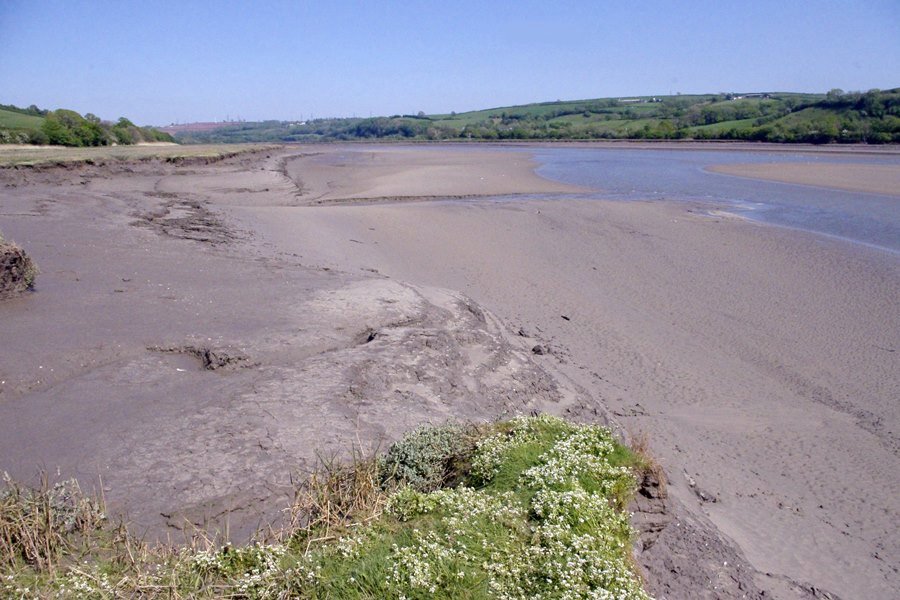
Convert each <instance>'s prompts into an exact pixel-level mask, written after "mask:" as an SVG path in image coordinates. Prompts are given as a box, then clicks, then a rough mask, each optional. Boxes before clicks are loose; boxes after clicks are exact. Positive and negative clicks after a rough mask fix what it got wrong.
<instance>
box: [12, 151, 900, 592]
mask: <svg viewBox="0 0 900 600" xmlns="http://www.w3.org/2000/svg"><path fill="white" fill-rule="evenodd" d="M532 167H533V164H532V163H531V161H530V160H529V158H528V154H527V152H522V151H518V150H517V151H515V152H506V151H498V150H491V149H484V148H477V149H467V148H458V149H435V148H428V149H421V148H415V149H404V148H398V147H393V148H388V149H383V148H378V147H365V146H358V145H357V146H351V147H293V148H287V149H285V150H282V151H279V152H271V153H269V155H259V156H258V157H256V158H254V159H250V158H246V157H245V158H241V159H231V160H226V161H223V162H221V163H217V164H215V165H206V166H193V167H177V166H172V165H164V164H144V165H141V166H140V167H135V168H132V169H131V172H127V173H126V172H114V171H111V170H110V169H102V168H87V167H86V168H84V169H80V170H74V171H73V170H70V171H68V172H64V173H62V172H60V173H56V174H55V175H54V174H53V173H48V172H45V173H42V174H31V175H28V176H26V177H24V178H23V176H22V174H21V173H16V174H14V175H13V174H10V173H7V174H5V175H4V176H5V177H6V179H5V180H4V182H5V185H6V187H4V188H3V189H2V194H3V196H2V199H3V200H2V209H0V230H2V231H3V232H4V233H5V234H6V237H7V238H10V239H13V240H15V241H17V242H18V243H20V244H21V245H23V246H24V247H25V248H26V249H27V250H29V251H30V252H31V254H32V255H33V256H34V258H35V259H36V260H37V262H38V264H39V266H40V267H41V269H42V274H41V276H40V278H39V280H38V291H37V292H36V293H34V294H30V295H26V296H23V297H20V298H18V299H15V300H12V301H6V302H4V303H2V304H0V316H2V318H0V338H2V340H4V343H3V344H0V380H2V383H0V468H6V469H7V470H10V471H11V472H12V473H13V474H14V475H16V476H19V477H28V476H31V475H33V473H34V471H35V469H36V467H37V466H44V467H45V468H46V469H48V470H50V471H52V472H55V471H56V469H57V467H59V469H60V473H61V474H62V475H63V476H66V475H68V474H76V475H78V476H80V477H82V478H84V479H86V480H89V479H91V478H95V477H96V475H97V474H100V475H102V476H103V481H104V484H105V486H106V488H107V492H106V493H107V497H108V498H109V499H110V502H111V503H112V504H113V508H117V509H122V510H127V511H128V512H129V514H130V515H132V516H133V517H134V518H135V520H136V522H137V523H139V524H141V525H142V526H144V527H148V528H150V529H149V530H152V531H157V530H158V528H159V527H160V526H163V527H165V526H169V527H170V528H171V529H170V530H171V531H175V530H176V528H177V527H179V526H181V525H183V524H184V522H185V519H187V520H190V521H193V522H195V523H201V524H202V523H203V522H205V521H206V522H210V523H213V524H216V523H218V524H222V523H223V522H229V523H230V525H231V527H232V529H233V530H238V531H246V530H248V529H251V528H252V526H253V525H254V524H256V523H258V522H259V521H260V520H261V519H264V518H265V517H267V516H271V515H272V514H273V513H274V514H277V509H278V507H279V506H280V505H283V504H279V503H283V502H285V501H286V498H287V497H288V495H289V492H290V477H291V475H292V474H296V473H298V472H300V471H302V469H303V468H304V467H308V466H309V465H310V464H311V462H312V461H314V459H315V454H316V451H321V452H325V453H326V454H327V453H329V452H340V451H341V449H346V447H347V444H348V442H352V441H353V440H356V439H359V440H362V441H363V442H365V443H374V442H376V441H378V440H389V439H392V438H394V437H396V436H397V435H399V434H400V433H401V432H402V431H403V430H404V429H406V428H408V427H411V426H413V425H415V424H416V423H420V422H423V421H429V420H430V421H435V420H440V419H443V418H448V417H457V418H475V419H478V418H492V417H495V416H502V415H508V414H513V413H515V412H528V411H531V410H545V411H550V412H554V413H557V414H564V415H569V416H572V417H575V418H582V419H595V420H601V421H604V420H609V422H610V423H611V424H612V425H613V426H615V427H619V428H620V429H621V430H622V431H631V432H634V433H637V432H646V433H647V434H648V435H649V436H650V440H651V445H652V447H653V450H654V451H655V453H656V454H657V456H658V457H659V459H660V461H661V462H662V463H663V465H664V466H665V468H666V470H667V472H668V474H669V479H670V481H671V485H670V492H671V496H672V498H671V499H670V501H669V503H668V505H667V508H666V512H665V514H651V515H647V514H641V515H640V517H641V518H645V517H648V516H649V517H650V518H652V519H656V520H655V521H654V522H655V523H656V526H657V531H654V532H652V535H649V536H647V535H645V536H642V538H641V541H640V545H641V547H642V551H641V552H639V561H640V562H641V564H642V565H643V566H644V569H645V570H646V572H647V574H648V579H649V585H650V589H651V590H652V591H653V592H654V593H655V594H657V596H658V597H660V598H663V597H666V598H687V597H692V598H741V597H748V598H763V597H776V598H815V597H829V596H825V595H823V594H824V593H825V592H824V591H827V592H830V593H831V594H833V595H832V596H831V597H840V598H844V599H853V598H877V597H890V596H891V595H892V593H893V592H894V591H896V590H897V589H900V576H898V573H897V570H896V565H895V561H894V562H892V558H891V557H893V556H897V555H900V541H898V539H897V536H896V535H895V534H894V528H895V523H896V521H897V518H898V516H900V506H898V500H897V498H898V497H900V477H898V475H897V473H898V472H900V460H898V450H900V443H898V433H897V432H898V431H900V414H898V407H897V404H896V398H898V397H900V377H898V375H897V373H900V369H898V364H897V360H898V356H900V353H898V352H897V349H898V347H900V339H898V335H900V334H898V331H900V315H898V312H897V304H896V298H898V297H900V265H898V262H897V259H896V257H895V256H893V255H889V254H886V253H880V252H878V251H876V250H872V249H868V248H865V247H862V246H857V245H853V244H850V243H845V242H841V241H838V240H833V239H826V238H822V237H817V236H815V235H812V234H805V233H802V232H796V231H788V230H784V229H779V228H775V227H768V226H764V225H759V224H754V223H750V222H747V221H745V220H743V219H738V218H732V217H728V216H727V215H724V216H722V215H718V216H717V215H712V214H710V213H709V212H708V207H701V206H690V205H687V204H674V203H665V202H631V203H616V202H612V201H598V200H587V199H579V198H577V197H574V196H572V197H569V198H568V199H567V200H565V201H560V200H554V199H540V200H535V199H522V198H515V197H512V198H510V199H508V200H506V201H503V202H499V203H498V202H496V201H493V200H486V199H479V198H478V197H476V196H477V195H479V194H504V195H514V194H519V193H524V192H527V191H531V192H534V193H539V194H552V193H554V192H558V193H565V194H570V193H573V192H574V193H577V191H579V190H577V189H574V188H571V187H569V186H563V185H560V184H556V183H553V182H547V181H545V180H542V179H540V178H538V177H537V176H535V175H534V174H533V173H532V172H531V169H532ZM476 174H477V177H478V178H477V179H475V177H474V175H476ZM482 177H483V178H484V179H482ZM4 182H0V184H3V183H4ZM416 196H420V197H435V196H437V197H440V196H451V197H456V198H459V197H466V198H467V199H464V200H453V201H430V202H404V203H396V202H389V201H395V200H397V199H406V200H409V199H411V198H413V197H416ZM332 204H333V205H332ZM359 204H364V205H359ZM260 307H265V310H261V308H260ZM372 334H375V335H372ZM536 344H540V345H542V346H545V347H547V348H548V349H549V352H548V353H545V354H543V355H536V354H533V353H532V352H531V348H532V347H533V346H534V345H536ZM198 349H200V350H204V349H205V350H212V351H214V352H216V353H218V354H219V355H220V356H225V357H227V359H228V360H226V361H225V362H226V364H225V366H224V367H223V368H220V369H216V370H210V369H208V368H204V363H203V362H202V361H201V360H199V359H198V352H196V351H197V350H198ZM201 354H202V353H201ZM136 449H139V450H136ZM154 528H156V529H154ZM813 588H815V590H818V591H814V590H813ZM823 590H824V591H823ZM763 591H765V592H766V595H765V596H763V595H762V593H763ZM817 594H818V595H817Z"/></svg>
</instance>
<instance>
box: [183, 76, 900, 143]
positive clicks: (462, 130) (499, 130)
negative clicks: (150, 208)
mask: <svg viewBox="0 0 900 600" xmlns="http://www.w3.org/2000/svg"><path fill="white" fill-rule="evenodd" d="M175 137H176V139H178V140H179V141H182V142H186V143H196V142H203V143H209V142H225V143H227V142H279V141H280V142H313V141H340V140H370V139H389V140H390V139H393V140H590V139H726V140H754V141H768V142H807V143H828V142H839V143H900V88H896V89H892V90H887V91H879V90H871V91H869V92H865V93H862V92H851V93H844V92H843V91H841V90H832V91H830V92H828V93H827V94H800V93H786V92H769V93H752V94H700V95H676V96H634V97H622V98H599V99H594V100H572V101H556V102H541V103H536V104H527V105H522V106H507V107H498V108H491V109H486V110H477V111H471V112H464V113H449V114H436V115H425V114H423V113H419V114H418V115H393V116H390V117H375V118H369V119H358V118H352V119H351V118H348V119H316V120H312V121H306V122H299V123H298V122H288V121H264V122H255V123H254V122H249V123H240V124H223V126H222V127H220V128H217V129H213V130H206V131H185V132H180V133H176V134H175Z"/></svg>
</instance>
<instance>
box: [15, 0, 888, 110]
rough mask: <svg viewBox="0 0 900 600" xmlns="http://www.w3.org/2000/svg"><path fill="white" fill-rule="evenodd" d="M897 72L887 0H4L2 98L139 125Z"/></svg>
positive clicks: (831, 84)
mask: <svg viewBox="0 0 900 600" xmlns="http://www.w3.org/2000/svg"><path fill="white" fill-rule="evenodd" d="M897 86H900V0H856V1H853V0H844V1H834V0H805V1H793V0H779V1H770V0H752V1H747V0H740V1H730V0H710V1H707V0H676V1H663V0H638V1H637V2H623V1H609V2H607V1H601V0H595V1H593V2H591V1H571V2H567V1H557V2H549V1H548V2H532V1H528V0H520V1H516V2H503V1H493V0H480V1H469V0H458V1H454V0H442V1H439V2H438V1H433V2H429V1H420V2H415V1H409V2H399V1H398V2H386V1H384V2H376V1H368V2H343V1H341V0H323V1H321V2H302V1H296V2H275V1H271V2H266V1H258V2H249V1H248V2H229V1H218V2H193V1H190V0H180V1H177V2H166V1H154V0H143V1H130V0H119V1H115V2H102V1H91V2H81V1H78V0H65V1H62V2H46V1H40V0H0V103H3V104H16V105H19V106H27V105H30V104H37V105H38V106H40V107H41V108H71V109H73V110H77V111H79V112H81V113H85V112H93V113H95V114H97V115H98V116H100V117H102V118H105V119H115V118H118V117H119V116H127V117H129V118H131V119H132V120H133V121H135V122H137V123H139V124H142V125H145V124H152V125H165V124H168V123H171V122H190V121H219V120H222V119H225V118H232V119H234V118H238V117H240V118H243V119H246V120H261V119H301V118H310V117H311V116H313V117H326V116H354V115H356V116H369V115H370V114H371V115H390V114H396V113H416V112H418V111H420V110H422V111H425V112H426V113H439V112H450V111H457V112H461V111H465V110H472V109H478V108H491V107H497V106H509V105H513V104H524V103H528V102H537V101H548V100H557V99H562V100H575V99H582V98H598V97H608V96H629V95H650V94H669V93H676V92H682V93H711V92H746V91H809V92H825V91H827V90H829V89H831V88H842V89H845V90H867V89H871V88H882V89H887V88H892V87H897Z"/></svg>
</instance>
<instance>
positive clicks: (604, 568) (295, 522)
mask: <svg viewBox="0 0 900 600" xmlns="http://www.w3.org/2000/svg"><path fill="white" fill-rule="evenodd" d="M641 464H642V463H641V459H639V458H638V457H637V456H636V455H635V454H634V453H633V452H631V451H630V450H628V449H627V448H625V447H623V446H621V445H620V444H619V443H618V442H616V440H615V439H614V438H613V436H612V435H611V433H610V432H609V431H608V430H607V429H605V428H602V427H599V426H595V425H579V424H573V423H569V422H567V421H564V420H561V419H558V418H555V417H549V416H537V417H519V418H515V419H513V420H511V421H506V422H500V423H494V424H489V425H481V426H463V425H454V424H450V425H443V426H439V427H426V428H420V429H417V430H415V431H414V432H412V433H410V434H409V435H408V436H407V437H405V438H404V439H402V440H400V441H399V442H397V443H395V444H394V445H393V446H392V447H391V448H390V449H389V451H388V452H387V453H386V454H385V455H383V456H381V457H377V458H373V459H369V460H361V459H360V458H359V457H357V460H356V461H355V462H354V463H353V464H351V465H343V466H338V465H330V466H328V467H327V468H325V469H324V470H322V471H319V472H317V473H315V474H313V476H312V477H311V478H310V480H309V482H307V483H306V484H305V485H304V486H303V487H302V488H301V489H299V490H298V493H297V499H296V501H295V503H294V506H293V507H292V510H291V511H290V517H291V518H290V519H289V524H288V525H286V526H285V528H284V529H283V530H282V531H281V532H280V533H279V535H278V536H276V538H277V539H274V540H270V541H269V543H251V544H248V545H246V546H241V547H234V546H231V545H226V546H224V547H216V546H213V545H211V544H210V545H207V546H206V547H203V548H181V549H176V548H171V547H157V548H149V547H147V546H145V545H143V544H140V543H138V542H135V541H134V540H129V539H128V536H127V533H123V532H122V529H121V528H120V529H118V530H117V531H118V533H117V534H116V535H112V533H111V532H110V530H109V528H102V527H101V528H97V527H96V522H95V520H90V519H82V520H77V519H75V520H74V521H73V522H75V523H76V526H75V527H74V529H73V531H72V532H68V533H64V535H62V536H61V538H60V540H61V541H57V543H56V544H55V546H54V549H55V550H54V551H53V553H52V558H51V559H50V561H49V562H48V560H44V561H43V562H41V563H38V562H36V561H35V560H33V559H30V558H29V555H27V554H23V553H22V552H21V548H20V546H21V543H20V542H18V541H17V540H19V539H21V537H22V536H18V537H16V538H12V537H11V536H10V535H9V533H8V531H9V530H12V529H13V527H12V526H10V525H9V523H10V522H15V521H20V520H21V516H20V515H21V509H19V508H15V507H17V506H18V504H19V501H18V498H21V497H22V495H21V493H19V495H17V496H16V495H12V496H11V495H9V494H8V493H7V495H6V496H0V498H5V499H6V501H5V503H4V502H0V510H3V511H4V513H3V515H0V516H5V515H13V516H14V517H15V518H13V519H10V518H8V517H7V518H6V519H5V520H4V519H0V541H2V540H12V542H7V545H6V546H0V548H2V549H3V556H2V557H0V566H2V568H3V574H2V575H0V594H6V595H9V596H12V597H17V596H19V597H31V596H32V595H37V596H45V597H55V596H63V597H75V598H78V597H82V598H116V597H142V598H145V597H146V598H161V597H166V598H172V597H201V598H218V597H229V598H409V599H413V598H422V599H424V598H509V599H526V598H527V599H532V598H560V599H577V598H610V599H612V598H616V599H644V598H648V596H647V594H646V593H645V592H644V591H643V589H642V585H641V580H640V578H639V577H638V576H637V574H636V573H635V570H634V566H633V564H632V559H631V540H632V537H633V535H634V533H633V531H632V529H631V526H630V524H629V521H628V514H627V513H626V512H625V511H624V506H625V503H626V502H627V501H628V499H629V498H630V496H631V494H632V493H633V491H634V489H635V486H636V483H635V481H636V479H635V472H636V470H638V469H640V468H641ZM14 489H15V488H14ZM45 495H46V494H45ZM39 497H43V496H39ZM10 498H12V500H10ZM74 506H75V507H76V508H77V510H76V511H75V514H76V515H80V514H84V513H86V514H89V515H93V514H99V513H97V512H96V509H95V508H94V507H93V505H91V504H87V505H85V504H76V505H74ZM9 507H13V508H9ZM27 529H28V528H27V527H26V530H27ZM73 536H79V537H80V538H81V539H85V538H88V539H90V540H92V541H91V542H90V543H87V544H85V543H82V545H81V546H76V545H75V544H73V543H72V542H71V541H70V540H71V539H72V537H73ZM25 537H26V538H27V537H28V536H27V535H26V536H25ZM78 547H80V548H84V550H82V551H81V552H80V553H79V552H78V551H77V548H78Z"/></svg>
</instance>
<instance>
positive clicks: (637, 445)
mask: <svg viewBox="0 0 900 600" xmlns="http://www.w3.org/2000/svg"><path fill="white" fill-rule="evenodd" d="M628 437H629V438H630V442H631V443H630V445H629V447H630V448H631V451H632V452H633V453H634V454H635V455H636V456H637V457H638V459H639V461H640V468H641V471H642V472H643V473H649V474H651V475H652V476H654V477H655V478H656V480H657V481H658V482H659V491H660V493H661V494H662V495H663V496H665V494H666V488H667V486H668V479H667V478H666V472H665V470H664V469H663V468H662V465H660V464H659V461H657V460H656V457H655V456H654V455H653V452H652V450H651V449H650V436H648V435H647V432H645V431H641V432H637V433H634V432H629V436H628Z"/></svg>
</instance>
